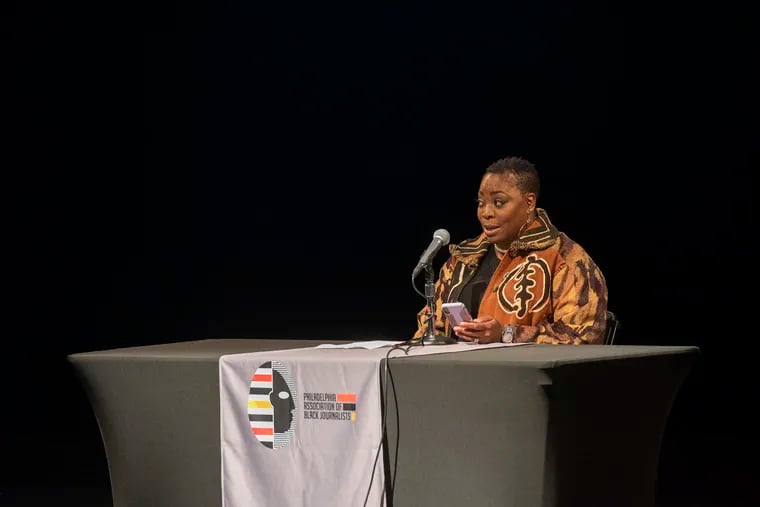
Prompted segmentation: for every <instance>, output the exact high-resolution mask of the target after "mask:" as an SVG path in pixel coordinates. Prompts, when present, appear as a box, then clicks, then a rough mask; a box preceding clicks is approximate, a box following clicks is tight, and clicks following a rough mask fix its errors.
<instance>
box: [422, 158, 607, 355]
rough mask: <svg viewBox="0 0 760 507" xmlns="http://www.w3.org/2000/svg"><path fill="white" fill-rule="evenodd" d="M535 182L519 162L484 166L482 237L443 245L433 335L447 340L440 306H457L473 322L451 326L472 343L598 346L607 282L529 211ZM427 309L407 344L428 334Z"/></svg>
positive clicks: (532, 171) (529, 167)
mask: <svg viewBox="0 0 760 507" xmlns="http://www.w3.org/2000/svg"><path fill="white" fill-rule="evenodd" d="M539 190H540V181H539V177H538V172H537V171H536V168H535V166H534V165H533V164H532V163H531V162H529V161H527V160H525V159H523V158H520V157H507V158H503V159H501V160H498V161H496V162H494V163H493V164H491V165H490V166H489V167H488V168H487V169H486V171H485V174H484V175H483V178H482V179H481V182H480V189H479V190H478V220H479V221H480V223H481V225H482V227H483V232H482V233H481V234H480V235H479V236H478V237H476V238H474V239H469V240H465V241H463V242H462V243H459V244H458V245H452V246H450V247H449V251H450V253H451V256H450V257H449V259H448V260H447V261H446V263H445V264H444V265H443V267H442V268H441V270H440V275H439V277H438V280H437V281H436V287H435V291H436V292H435V295H436V305H435V308H436V314H435V327H436V330H437V332H439V333H440V332H442V333H443V334H446V335H447V336H450V333H451V331H452V330H451V329H449V324H448V322H446V321H445V320H444V318H443V314H442V312H441V304H442V303H445V302H449V301H461V302H463V303H464V304H465V305H466V306H467V309H468V310H469V311H470V314H471V315H473V316H474V317H475V318H474V319H473V320H472V321H470V322H463V323H461V324H460V325H458V326H456V327H454V328H453V332H454V334H456V336H458V337H459V338H460V339H462V340H464V341H472V342H475V343H493V342H498V341H503V342H507V343H509V342H513V341H514V342H535V343H553V344H582V343H597V344H601V343H603V340H604V331H605V326H606V312H607V284H606V282H605V279H604V276H603V275H602V272H601V271H600V269H599V268H598V267H597V266H596V264H595V263H594V261H593V260H592V259H591V257H590V256H589V255H588V254H587V253H586V251H585V250H584V249H583V248H582V247H581V246H580V245H579V244H578V243H576V242H575V241H573V240H572V239H570V238H569V237H567V235H565V234H564V233H562V232H560V231H558V230H557V229H556V227H554V225H552V223H551V222H550V221H549V217H548V216H547V214H546V211H544V210H543V209H541V208H538V207H536V203H537V201H538V195H539ZM427 317H428V312H427V307H425V308H423V309H422V310H421V311H420V312H419V313H418V314H417V324H418V329H417V332H416V333H415V335H414V339H419V338H422V337H424V336H425V334H426V332H427V325H428V324H427Z"/></svg>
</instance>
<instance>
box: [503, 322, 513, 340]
mask: <svg viewBox="0 0 760 507" xmlns="http://www.w3.org/2000/svg"><path fill="white" fill-rule="evenodd" d="M514 338H515V326H510V325H509V324H507V325H506V326H504V332H503V333H501V341H502V342H504V343H512V340H514Z"/></svg>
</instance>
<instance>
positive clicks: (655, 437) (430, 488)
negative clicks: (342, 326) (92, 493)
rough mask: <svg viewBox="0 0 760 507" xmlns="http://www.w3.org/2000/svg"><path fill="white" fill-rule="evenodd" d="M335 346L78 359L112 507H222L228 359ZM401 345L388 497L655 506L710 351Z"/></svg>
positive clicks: (220, 347) (218, 343)
mask: <svg viewBox="0 0 760 507" xmlns="http://www.w3.org/2000/svg"><path fill="white" fill-rule="evenodd" d="M325 342H329V343H346V341H343V340H335V341H330V340H319V341H317V340H267V339H212V340H198V341H187V342H178V343H167V344H159V345H151V346H142V347H130V348H121V349H112V350H104V351H93V352H83V353H77V354H71V355H70V356H69V361H70V362H71V364H72V366H73V367H74V370H75V372H76V373H77V375H78V377H79V378H80V380H81V382H82V385H83V388H84V390H85V392H86V393H87V396H88V399H89V400H90V403H91V405H92V409H93V412H94V414H95V416H96V418H97V421H98V425H99V428H100V430H101V436H102V439H103V443H104V447H105V451H106V458H107V461H108V467H109V474H110V479H111V489H112V495H113V501H114V507H127V506H144V505H151V506H155V507H162V506H166V507H176V506H179V505H181V506H183V507H196V506H197V507H214V506H221V457H220V442H219V424H220V415H219V368H218V360H219V357H220V356H222V355H226V354H235V353H244V352H258V351H267V350H284V349H290V348H302V347H310V346H315V345H317V344H319V343H325ZM397 354H398V353H394V355H393V358H392V359H391V361H390V362H389V366H390V369H389V375H390V376H389V377H388V378H390V379H392V382H388V383H387V384H388V387H389V391H388V394H387V400H388V403H387V406H386V407H385V413H386V423H387V428H386V432H385V437H386V445H385V451H386V455H385V467H386V477H387V478H388V486H389V487H390V486H391V485H393V486H395V489H394V491H393V493H392V495H391V496H389V505H395V506H397V507H405V506H428V505H429V506H446V505H452V506H459V505H468V504H470V503H476V504H477V505H479V506H487V505H494V506H496V505H499V506H505V505H506V506H521V507H522V506H541V507H548V506H562V507H566V506H571V505H615V506H616V507H621V506H628V505H630V506H632V507H633V506H635V507H642V506H643V507H646V506H654V504H655V482H656V478H657V464H658V459H659V452H660V444H661V440H662V436H663V433H664V430H665V426H666V424H667V419H668V415H669V411H670V408H671V406H672V403H673V401H674V399H675V397H676V395H677V393H678V389H679V387H680V385H681V384H682V382H683V381H684V379H685V378H686V376H687V375H688V372H689V370H690V369H691V368H692V367H693V365H694V363H695V361H696V360H697V358H698V356H699V349H698V348H697V347H684V346H680V347H666V346H625V345H612V346H609V345H580V346H554V345H527V346H520V347H510V348H497V349H488V350H477V347H476V346H473V350H472V351H470V352H465V353H456V354H434V355H427V356H419V357H409V358H397V357H396V356H397ZM381 371H383V370H382V368H381ZM384 378H385V377H384V375H383V374H381V378H380V379H379V381H380V382H381V388H384V387H385V383H384ZM394 474H395V481H394V480H393V477H394ZM234 507H237V506H234Z"/></svg>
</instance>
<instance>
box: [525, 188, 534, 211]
mask: <svg viewBox="0 0 760 507" xmlns="http://www.w3.org/2000/svg"><path fill="white" fill-rule="evenodd" d="M525 202H527V203H528V208H529V209H530V210H531V211H533V210H535V209H536V194H534V193H533V192H528V193H527V194H525Z"/></svg>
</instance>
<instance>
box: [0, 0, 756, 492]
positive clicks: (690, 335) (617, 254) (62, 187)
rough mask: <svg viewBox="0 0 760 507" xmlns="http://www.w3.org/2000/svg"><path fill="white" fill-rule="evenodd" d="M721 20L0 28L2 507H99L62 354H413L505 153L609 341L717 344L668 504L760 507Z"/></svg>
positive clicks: (135, 13)
mask: <svg viewBox="0 0 760 507" xmlns="http://www.w3.org/2000/svg"><path fill="white" fill-rule="evenodd" d="M722 5H723V7H720V8H717V7H716V6H715V5H710V6H707V7H705V8H699V7H696V6H694V5H683V6H670V7H664V6H663V5H655V4H652V5H646V4H643V3H640V2H624V3H620V2H609V3H606V2H582V1H580V2H579V1H567V2H565V1H563V2H559V1H557V2H525V3H522V2H521V3H518V2H502V3H501V4H500V5H499V6H489V5H487V4H480V3H477V2H476V3H472V2H469V3H466V4H452V5H443V4H440V3H436V2H421V1H407V2H399V3H388V2H384V3H378V4H372V3H370V4H366V3H365V4H356V3H351V2H339V3H333V4H330V5H323V4H319V3H316V4H315V3H304V5H300V4H298V3H293V2H288V3H283V4H282V5H280V4H279V3H275V4H270V3H252V2H240V1H237V2H235V1H231V0H227V1H224V2H216V3H212V2H191V3H181V4H180V3H168V2H155V3H151V4H149V5H140V4H129V5H127V4H123V5H121V4H120V5H109V6H105V7H104V6H102V5H75V6H72V5H69V4H58V3H56V4H53V3H47V4H46V3H44V2H42V3H40V2H36V3H26V4H24V5H23V6H22V5H21V4H16V5H12V6H10V7H4V8H3V11H1V12H0V15H1V16H2V36H3V46H4V47H5V49H7V50H9V51H8V52H7V54H6V57H5V58H4V61H5V65H4V69H5V70H4V72H3V76H4V81H6V84H7V83H10V84H11V91H10V92H8V93H7V95H6V96H5V98H6V101H4V102H5V105H6V106H7V107H6V110H7V111H8V114H7V115H5V120H6V121H5V122H4V123H6V126H8V127H9V129H8V135H6V136H4V140H5V144H6V149H5V150H4V152H5V153H6V154H7V156H6V157H4V159H5V161H4V162H3V165H4V166H5V168H6V169H7V171H4V173H5V178H4V179H5V182H6V185H4V190H5V192H4V194H7V195H6V199H5V200H4V202H5V203H9V205H8V210H7V213H6V221H5V222H6V225H7V226H8V229H7V230H8V231H9V232H10V234H8V235H7V236H6V237H8V238H9V239H8V242H7V243H6V245H5V247H6V249H7V251H9V252H11V253H12V254H14V255H13V262H12V263H9V264H8V265H7V270H8V273H7V274H8V276H7V279H8V281H9V282H12V283H8V284H7V286H6V287H7V288H8V290H7V294H6V296H8V299H9V300H10V304H9V305H8V306H7V309H8V311H9V316H8V317H9V318H8V319H7V322H9V325H8V327H7V328H6V333H4V334H5V340H4V342H5V345H6V347H5V361H4V363H5V366H4V368H3V373H2V375H3V376H2V378H1V379H0V380H2V382H3V393H4V394H3V403H2V406H3V416H2V418H1V420H2V423H1V425H0V430H1V434H2V449H0V451H1V452H2V456H3V458H2V460H1V461H0V463H2V467H3V470H2V475H0V505H2V506H6V505H8V506H14V507H15V506H23V505H35V506H36V505H43V504H44V505H47V504H50V502H54V503H55V504H57V505H80V506H83V505H92V506H94V507H102V506H108V505H110V497H109V494H110V492H109V489H108V472H107V464H106V461H105V454H104V450H103V447H102V443H101V441H100V434H99V430H98V427H97V423H96V421H95V419H94V415H93V414H92V412H91V409H90V406H89V404H88V403H87V400H86V398H85V396H84V392H83V390H82V388H81V385H80V384H79V383H78V381H77V379H76V378H74V376H73V371H72V370H71V368H70V365H69V364H68V363H67V361H66V356H67V355H68V354H71V353H75V352H85V351H92V350H102V349H109V348H116V347H126V346H137V345H147V344H156V343H166V342H174V341H184V340H195V339H206V338H330V339H357V340H360V339H370V338H372V339H374V338H391V339H404V338H407V337H409V336H410V334H411V333H412V332H413V330H414V328H415V320H414V318H415V313H416V312H417V310H418V309H419V308H420V307H421V306H422V305H423V304H424V300H423V299H422V298H421V297H420V296H419V295H418V294H417V293H416V292H415V291H414V289H413V287H412V285H411V283H410V275H411V271H412V268H413V267H414V265H415V263H416V262H417V260H418V258H419V255H420V254H421V253H422V251H423V250H424V249H425V248H426V247H427V245H428V244H429V242H430V240H431V239H432V233H433V231H434V230H436V229H438V228H446V229H448V230H449V231H450V233H451V237H452V241H455V242H456V241H461V240H463V239H465V238H467V237H471V236H474V235H475V234H477V233H478V231H479V227H478V223H477V220H476V215H475V205H474V198H475V194H476V192H477V187H478V184H479V180H480V176H481V173H482V171H483V170H484V169H485V167H486V166H487V165H488V164H490V163H491V162H493V161H495V160H496V159H498V158H501V157H503V156H506V155H521V156H524V157H526V158H529V159H530V160H532V161H533V162H535V163H536V165H537V167H538V169H539V171H540V173H541V175H542V179H543V192H542V196H541V198H540V202H539V205H540V206H542V207H544V208H546V209H547V211H548V212H549V214H550V217H551V218H552V219H553V221H554V222H555V224H556V225H557V226H558V227H559V228H560V229H561V230H563V231H564V232H566V233H567V234H568V235H570V237H572V238H573V239H575V240H576V241H578V242H579V243H581V244H582V245H583V246H584V247H585V248H586V250H587V251H588V252H589V253H590V254H591V256H592V257H593V258H594V259H595V261H596V262H597V263H598V264H599V266H600V267H601V268H602V270H603V271H604V273H605V275H606V278H607V282H608V285H609V291H610V307H611V309H612V310H614V311H615V312H616V313H617V315H618V317H619V318H620V320H621V321H622V328H621V330H620V331H619V334H618V343H620V344H623V345H625V344H650V345H696V346H699V347H700V348H701V351H702V354H701V356H700V360H699V363H698V364H697V366H696V367H695V368H694V370H693V371H692V372H691V373H690V376H689V377H688V379H687V380H686V382H685V384H684V385H683V387H682V389H681V391H680V392H679V395H678V398H677V399H676V400H675V403H674V405H673V409H672V413H671V417H670V420H669V423H668V427H667V429H666V433H665V438H664V441H663V445H662V455H661V463H660V475H659V479H658V501H659V503H660V505H662V506H676V505H678V506H681V505H683V506H686V505H689V506H692V505H699V506H706V505H711V506H712V505H720V506H728V505H752V504H753V503H756V502H757V501H758V494H757V488H756V485H755V484H754V481H755V478H754V474H755V472H756V470H757V467H756V465H754V464H753V463H754V461H753V460H754V457H755V453H754V449H755V448H756V444H757V436H756V435H757V427H756V420H755V419H754V416H753V415H751V414H753V412H754V404H755V403H756V402H757V399H758V398H757V395H756V394H755V387H754V383H753V380H754V379H753V371H752V370H753V368H754V367H755V363H756V360H755V354H756V352H757V347H756V346H755V342H756V340H757V331H756V325H755V322H756V317H755V315H754V314H752V313H750V312H751V311H752V310H753V308H751V306H750V304H751V302H754V300H755V296H754V287H755V285H754V280H755V279H756V276H755V272H756V256H755V255H754V247H753V244H754V236H755V230H754V219H753V218H751V217H753V213H754V209H753V208H754V204H753V200H754V182H755V176H754V171H755V170H756V169H757V167H758V150H757V147H756V146H757V145H756V143H757V138H758V136H757V134H758V132H757V130H758V129H757V112H758V108H757V98H756V97H757V86H758V82H757V81H756V80H755V79H754V78H752V77H751V75H752V72H753V71H754V70H755V67H756V66H757V47H756V45H755V44H754V41H753V40H752V37H751V36H750V25H751V19H752V18H751V17H750V16H749V15H748V14H747V13H744V12H741V11H740V10H738V9H736V8H734V7H732V6H730V5H729V4H722ZM442 261H443V254H440V255H439V256H438V257H437V258H436V265H440V263H441V262H442ZM420 282H421V280H420Z"/></svg>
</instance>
